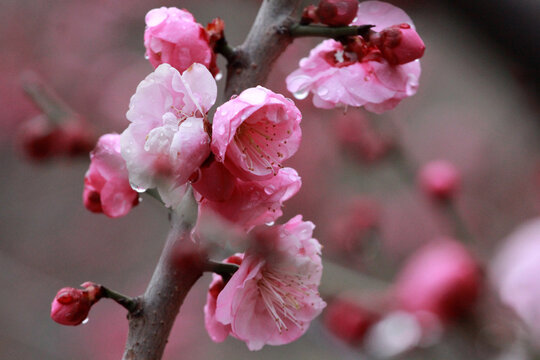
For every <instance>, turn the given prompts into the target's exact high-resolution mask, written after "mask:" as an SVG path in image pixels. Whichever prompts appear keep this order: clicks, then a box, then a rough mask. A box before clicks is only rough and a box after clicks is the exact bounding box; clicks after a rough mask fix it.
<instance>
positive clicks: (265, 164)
mask: <svg viewBox="0 0 540 360" xmlns="http://www.w3.org/2000/svg"><path fill="white" fill-rule="evenodd" d="M290 134H291V130H289V129H285V130H283V129H281V127H280V126H278V125H276V124H271V123H269V122H264V123H263V122H257V123H255V124H248V123H243V124H242V125H240V126H239V127H238V129H237V130H236V134H235V135H234V143H235V144H236V146H237V147H238V149H239V151H240V152H241V153H242V154H243V155H244V158H245V160H246V165H247V168H248V170H250V171H255V170H260V169H261V168H262V169H266V170H272V172H273V173H274V175H276V174H277V169H278V168H282V167H283V166H282V165H281V162H282V161H283V160H285V154H287V147H286V145H287V138H288V137H289V135H290Z"/></svg>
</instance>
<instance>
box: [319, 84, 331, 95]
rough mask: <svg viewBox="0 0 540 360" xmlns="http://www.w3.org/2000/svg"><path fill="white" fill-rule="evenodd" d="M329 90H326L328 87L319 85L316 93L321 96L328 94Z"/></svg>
mask: <svg viewBox="0 0 540 360" xmlns="http://www.w3.org/2000/svg"><path fill="white" fill-rule="evenodd" d="M329 92H330V90H328V88H327V87H325V86H321V87H320V88H319V90H317V94H319V96H321V97H323V96H326V95H328V93H329Z"/></svg>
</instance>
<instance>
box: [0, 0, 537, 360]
mask: <svg viewBox="0 0 540 360" xmlns="http://www.w3.org/2000/svg"><path fill="white" fill-rule="evenodd" d="M392 3H393V4H395V5H397V6H400V7H401V8H403V9H404V10H405V11H406V12H407V13H408V14H409V15H410V17H411V18H412V19H413V20H414V22H415V24H416V27H417V31H418V33H419V34H420V35H421V36H422V38H423V39H424V41H425V43H426V48H427V50H426V53H425V55H424V57H423V58H422V72H423V73H422V76H421V79H420V87H419V90H418V93H417V94H416V95H415V96H414V97H412V98H409V99H406V100H404V101H403V102H402V103H401V104H400V105H398V107H397V108H396V109H395V110H394V111H390V112H388V113H385V114H383V115H375V114H371V113H367V112H364V111H363V110H359V109H348V110H347V111H346V112H344V111H343V109H340V110H332V111H327V110H319V109H315V108H314V107H313V106H312V104H311V101H310V98H308V99H306V100H303V101H296V104H297V105H298V106H299V108H300V110H301V111H302V114H303V121H302V130H303V134H304V136H303V142H302V145H301V148H300V150H299V152H298V153H297V155H296V156H294V157H293V158H292V159H291V160H290V161H289V162H288V163H287V165H288V166H292V167H294V168H296V169H297V171H298V172H299V174H300V175H301V176H302V179H303V187H302V189H301V191H300V192H299V194H298V195H296V196H295V197H293V198H292V199H291V200H289V201H288V202H287V203H286V204H285V207H284V216H283V217H282V218H281V219H280V220H279V221H278V222H279V223H282V222H285V221H287V220H288V219H289V218H290V217H292V216H294V215H296V214H303V216H304V219H305V220H311V221H313V222H314V223H315V224H316V226H317V228H316V229H315V237H316V238H318V239H319V240H320V242H321V243H322V244H323V246H324V250H323V251H324V252H323V258H324V259H325V261H326V266H325V274H324V277H323V281H322V284H321V293H322V295H323V297H324V298H325V300H326V301H327V302H328V304H329V306H328V308H327V310H326V311H325V312H324V313H323V315H322V316H321V317H320V318H319V319H317V320H316V321H314V322H313V324H312V326H311V328H310V330H309V331H308V332H307V333H306V335H305V336H304V337H302V338H301V339H300V340H299V341H297V342H294V343H292V344H290V345H286V346H281V347H271V346H267V347H265V348H263V350H262V351H259V352H255V353H250V352H249V351H248V350H247V348H246V347H245V345H244V344H243V343H241V342H239V341H237V340H235V339H228V340H226V341H225V342H224V343H222V344H214V343H212V342H211V340H210V338H209V337H208V335H207V334H206V331H205V329H204V324H203V306H204V302H205V298H206V289H207V287H208V284H209V281H210V276H208V275H206V276H204V277H203V278H202V279H200V280H199V281H198V283H197V284H196V286H195V287H194V288H193V290H192V291H191V293H190V294H189V296H188V298H187V300H186V303H185V304H184V306H183V307H182V310H181V314H180V316H179V318H178V319H177V323H176V325H175V327H174V329H173V333H172V334H171V337H170V339H169V344H168V346H167V348H166V353H165V359H180V358H191V359H230V358H236V359H244V358H253V359H274V358H277V357H281V358H286V359H288V358H291V359H330V358H340V359H353V358H354V359H359V358H360V359H362V358H366V359H371V358H404V359H425V358H429V359H439V358H441V359H442V358H454V359H501V360H502V359H508V360H514V359H516V360H519V359H532V358H534V357H535V356H537V355H535V353H536V352H537V351H538V346H539V345H540V336H539V335H540V330H539V329H538V326H539V324H540V280H538V279H537V275H538V273H540V265H537V264H540V225H539V222H540V220H538V215H539V208H540V207H539V205H540V194H539V188H540V161H539V159H540V142H539V138H540V129H539V122H538V120H539V118H538V93H537V92H536V91H537V89H538V86H537V85H538V80H539V77H538V69H537V64H538V63H539V58H538V51H537V44H538V43H539V41H538V32H537V31H535V30H534V28H533V27H532V26H533V25H532V24H533V23H535V22H537V20H538V14H540V9H539V3H538V2H537V1H534V0H533V1H526V0H519V1H518V0H514V1H510V0H508V1H499V2H496V4H493V2H488V1H481V0H476V1H473V2H466V1H457V2H451V1H442V0H441V1H422V0H418V1H414V0H408V1H405V0H403V1H392ZM307 4H308V2H306V5H307ZM259 5H260V1H256V0H227V1H210V0H198V1H183V0H177V1H162V2H157V1H154V0H147V1H143V0H130V1H124V0H117V1H105V0H96V1H92V2H88V1H82V0H69V1H68V0H65V1H61V0H54V1H50V0H31V1H30V0H27V1H20V0H3V1H2V3H1V4H0V24H1V25H0V44H1V46H2V51H1V52H0V63H1V64H2V66H1V67H0V79H1V81H0V108H1V109H2V111H1V112H0V147H1V152H0V161H1V165H2V172H1V175H0V178H1V179H2V180H1V183H2V187H1V189H0V200H1V203H2V206H1V207H0V288H2V291H1V294H2V295H3V296H2V297H1V298H0V302H1V306H0V324H1V325H2V326H0V358H2V359H6V360H11V359H96V358H99V359H119V358H121V354H122V352H123V347H124V342H125V338H126V334H127V321H126V319H125V311H124V309H123V308H120V307H119V306H117V305H116V304H114V303H112V302H111V301H101V302H100V303H98V304H97V305H96V306H95V307H94V309H93V310H92V312H91V314H90V318H89V322H88V323H87V324H85V325H81V326H78V327H73V328H72V327H65V326H60V325H58V324H56V323H54V322H53V321H52V320H51V319H50V317H49V311H50V302H51V300H52V299H53V297H54V295H55V294H56V292H57V291H58V289H60V288H61V287H64V286H77V285H78V284H81V283H83V282H84V281H94V282H97V283H101V284H104V285H106V286H108V287H110V288H112V289H115V290H118V291H120V292H122V293H125V294H129V295H133V296H134V295H138V294H140V293H142V292H143V291H144V289H145V287H146V284H147V283H148V281H149V279H150V276H151V274H152V272H153V269H154V266H155V264H156V262H157V259H158V257H159V254H160V252H161V249H162V246H163V243H164V239H165V236H166V233H167V229H168V221H167V212H166V210H165V209H164V208H163V207H162V206H161V205H160V204H158V203H157V202H156V201H155V200H154V199H152V198H150V197H147V196H144V195H143V196H142V200H143V201H142V203H141V204H140V205H139V206H137V207H136V208H134V209H133V210H132V211H131V213H130V214H129V215H128V216H126V217H124V218H120V219H114V220H113V219H109V218H107V217H106V216H104V215H102V214H101V215H96V214H93V213H90V212H88V211H87V210H86V209H85V208H84V206H83V204H82V200H81V196H82V188H83V177H84V174H85V172H86V170H87V168H88V164H89V159H88V157H87V156H86V155H85V156H63V157H53V158H50V159H45V160H44V159H38V160H36V157H34V158H31V157H28V155H25V152H24V147H23V146H22V145H21V144H22V143H23V142H24V141H23V140H24V136H25V135H24V134H25V132H26V131H28V124H29V121H30V120H32V119H35V117H36V116H39V114H40V113H41V110H42V109H41V110H40V109H39V108H38V107H37V106H36V105H35V103H33V102H32V101H31V100H30V98H29V97H28V96H27V95H25V93H24V91H23V88H22V84H23V83H24V82H25V81H27V80H28V79H34V80H33V81H35V79H38V78H39V79H40V80H39V81H40V83H41V84H44V85H43V86H46V87H49V88H50V89H54V91H55V92H56V94H57V96H58V97H59V98H60V99H61V100H62V101H63V102H64V103H65V104H67V105H68V106H69V107H70V108H72V109H73V110H74V112H76V113H77V114H79V115H80V118H81V119H82V121H84V122H83V123H82V124H84V128H85V130H86V132H87V134H86V135H84V136H86V137H87V140H88V142H90V144H92V141H95V136H99V135H101V134H103V133H108V132H119V133H120V132H122V131H123V130H124V128H125V127H126V126H127V120H126V119H125V112H126V110H127V107H128V103H129V98H130V97H131V95H132V94H133V93H134V91H135V88H136V86H137V84H138V83H139V82H140V81H141V80H142V79H144V77H146V75H148V74H149V73H150V72H151V71H152V70H153V68H152V66H151V65H150V64H149V63H148V61H147V60H145V58H144V46H143V42H142V35H143V32H144V16H145V14H146V12H147V11H148V10H150V9H152V8H155V7H159V6H177V7H180V8H186V9H188V10H189V11H190V12H192V13H193V14H194V16H195V17H196V19H197V21H198V22H200V23H202V24H203V25H205V24H206V23H208V22H210V21H211V20H212V19H213V18H215V17H218V16H219V17H221V18H222V19H223V20H224V21H225V24H226V29H225V34H226V37H227V39H228V41H229V43H230V44H231V45H233V46H236V45H238V44H240V43H241V42H242V41H243V38H244V37H245V35H246V33H247V31H248V30H249V28H250V27H251V23H252V21H253V19H254V18H255V15H256V12H257V9H258V7H259ZM317 43H318V41H317V40H316V39H297V40H295V42H294V44H293V45H292V46H290V47H289V48H288V50H287V51H286V52H285V53H284V54H283V55H282V56H281V58H280V59H279V60H278V63H277V65H276V67H275V69H274V70H273V71H272V73H271V78H270V79H269V81H268V83H267V84H266V86H267V87H269V88H271V89H272V90H274V91H276V92H281V93H283V94H285V95H286V96H288V97H292V95H291V94H289V93H288V92H287V90H286V88H285V83H284V78H285V77H286V76H287V75H288V74H289V73H290V72H291V71H293V70H294V69H295V68H296V67H297V65H298V61H299V60H300V58H302V57H304V56H307V54H308V53H309V50H310V49H311V48H312V47H314V46H315V45H316V44H317ZM218 64H219V65H220V68H221V69H222V71H223V72H225V71H226V66H225V63H224V62H223V59H222V58H220V59H219V62H218ZM25 79H26V80H25ZM219 86H220V89H223V87H224V80H221V81H220V82H219ZM33 121H35V120H33ZM92 134H93V135H92ZM93 136H94V137H93ZM21 139H23V140H21ZM92 147H93V145H91V146H90V148H92ZM26 154H28V152H26ZM433 160H444V161H446V162H447V163H446V164H450V166H451V167H453V169H454V170H455V173H456V174H457V176H458V177H459V178H460V180H459V186H456V187H455V190H452V194H451V196H450V200H449V201H447V200H441V199H440V198H437V195H433V192H432V193H431V195H430V193H429V189H428V190H426V189H427V188H426V186H427V187H428V188H429V185H426V184H425V181H428V182H429V176H430V175H429V174H428V175H426V176H427V177H428V180H425V181H424V182H421V185H419V180H417V172H418V171H421V170H422V169H425V165H426V164H429V163H430V162H431V161H433ZM443 172H444V171H443ZM437 174H438V173H437V171H436V170H435V175H433V176H435V177H437V176H439V175H437ZM443 177H444V176H443ZM457 183H458V182H457V181H456V184H457ZM523 224H525V225H523ZM516 229H517V230H516ZM516 231H517V232H516ZM441 238H444V240H441ZM461 244H463V245H461ZM535 266H536V267H535ZM535 326H536V328H535Z"/></svg>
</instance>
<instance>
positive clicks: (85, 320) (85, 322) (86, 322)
mask: <svg viewBox="0 0 540 360" xmlns="http://www.w3.org/2000/svg"><path fill="white" fill-rule="evenodd" d="M88 321H90V320H89V319H88V318H86V319H84V320H83V322H82V324H83V325H86V324H88Z"/></svg>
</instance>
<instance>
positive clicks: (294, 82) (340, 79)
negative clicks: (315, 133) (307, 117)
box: [286, 1, 423, 113]
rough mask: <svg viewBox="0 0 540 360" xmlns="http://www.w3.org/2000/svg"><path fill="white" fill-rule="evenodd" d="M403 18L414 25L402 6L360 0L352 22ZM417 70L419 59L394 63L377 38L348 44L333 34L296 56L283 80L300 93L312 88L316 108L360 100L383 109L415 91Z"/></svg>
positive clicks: (384, 23)
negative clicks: (294, 65)
mask: <svg viewBox="0 0 540 360" xmlns="http://www.w3.org/2000/svg"><path fill="white" fill-rule="evenodd" d="M403 23H404V24H408V25H409V26H410V28H411V29H414V25H413V23H412V20H411V19H410V18H409V16H407V14H405V12H403V11H402V10H401V9H399V8H396V7H395V6H393V5H390V4H387V3H384V2H379V1H366V2H362V3H360V5H359V7H358V13H357V17H356V19H355V20H354V21H353V22H352V23H351V25H366V24H374V25H376V26H375V27H374V28H372V29H373V30H374V31H381V30H383V29H385V28H386V27H389V26H392V25H397V24H403ZM374 40H375V39H374ZM377 40H379V39H377ZM399 52H404V51H401V50H400V51H399ZM415 54H418V53H417V52H415ZM422 54H423V51H422ZM420 72H421V70H420V61H419V60H414V61H410V62H408V63H406V64H401V65H392V64H390V63H389V62H388V60H386V59H385V58H384V56H383V53H381V50H380V49H379V48H378V47H377V46H376V45H375V43H370V42H366V41H365V40H364V39H363V38H362V37H359V36H358V37H356V38H355V40H354V41H353V42H350V43H348V44H347V45H346V46H344V45H343V44H342V43H340V42H338V41H335V40H332V39H329V40H325V41H323V42H322V43H321V44H320V45H318V46H317V47H315V48H314V49H313V50H311V52H310V54H309V56H308V57H307V58H303V59H302V60H300V68H299V69H297V70H295V71H294V72H292V73H291V74H290V75H289V76H288V77H287V79H286V82H287V89H288V90H289V91H290V92H292V93H293V94H294V95H295V97H296V98H298V99H304V98H305V97H306V96H307V95H308V93H309V92H312V93H313V104H314V105H315V106H316V107H319V108H323V109H331V108H334V107H336V106H347V105H350V106H364V107H365V108H366V110H369V111H372V112H375V113H382V112H384V111H387V110H391V109H393V108H394V107H396V106H397V104H398V103H399V102H400V101H401V100H402V99H404V98H406V97H409V96H412V95H414V94H415V93H416V90H417V88H418V79H419V77H420Z"/></svg>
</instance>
